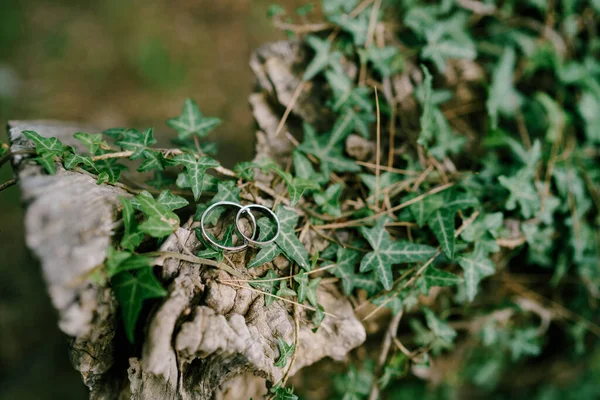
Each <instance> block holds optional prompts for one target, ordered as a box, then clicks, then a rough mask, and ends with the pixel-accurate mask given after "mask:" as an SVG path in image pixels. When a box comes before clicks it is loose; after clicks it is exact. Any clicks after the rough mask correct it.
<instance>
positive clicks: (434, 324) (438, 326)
mask: <svg viewBox="0 0 600 400" xmlns="http://www.w3.org/2000/svg"><path fill="white" fill-rule="evenodd" d="M423 312H424V313H425V322H426V323H427V327H429V329H431V331H432V332H433V333H434V334H435V336H436V337H438V338H440V339H442V340H443V341H444V342H446V343H447V344H452V342H453V341H454V338H456V331H455V330H454V329H452V327H451V326H450V325H448V324H447V323H445V322H444V321H442V320H441V319H439V318H438V317H437V316H436V315H435V314H434V313H433V311H431V310H430V309H429V308H423Z"/></svg>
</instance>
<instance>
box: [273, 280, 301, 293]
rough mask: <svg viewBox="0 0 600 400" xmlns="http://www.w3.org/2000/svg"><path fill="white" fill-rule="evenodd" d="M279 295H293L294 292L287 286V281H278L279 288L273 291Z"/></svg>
mask: <svg viewBox="0 0 600 400" xmlns="http://www.w3.org/2000/svg"><path fill="white" fill-rule="evenodd" d="M275 294H276V295H277V296H279V297H295V296H296V292H294V291H293V290H292V289H290V288H289V287H288V286H287V281H285V280H283V281H279V290H277V292H276V293H275Z"/></svg>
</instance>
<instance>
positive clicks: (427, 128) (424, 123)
mask: <svg viewBox="0 0 600 400" xmlns="http://www.w3.org/2000/svg"><path fill="white" fill-rule="evenodd" d="M421 69H422V70H423V74H424V75H425V79H424V80H423V86H422V87H423V89H422V90H423V102H422V104H423V113H422V114H421V118H420V122H421V133H420V134H419V139H418V140H417V143H419V144H420V145H421V146H427V143H429V142H431V141H432V140H433V137H434V135H435V132H434V125H435V119H434V116H433V112H434V105H433V101H432V99H431V93H432V90H433V89H432V87H431V85H432V83H431V82H432V78H431V74H430V73H429V70H428V69H427V67H425V66H424V65H423V66H421Z"/></svg>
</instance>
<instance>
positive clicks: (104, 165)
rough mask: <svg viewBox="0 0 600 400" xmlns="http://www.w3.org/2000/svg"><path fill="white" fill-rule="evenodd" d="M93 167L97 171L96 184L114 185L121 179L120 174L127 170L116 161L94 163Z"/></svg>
mask: <svg viewBox="0 0 600 400" xmlns="http://www.w3.org/2000/svg"><path fill="white" fill-rule="evenodd" d="M94 165H95V166H96V169H97V170H98V180H97V181H96V183H97V184H101V183H105V182H108V183H110V184H113V185H114V184H115V183H117V181H118V180H119V178H120V177H121V172H123V171H127V170H128V168H127V167H126V166H125V165H123V164H119V163H118V162H117V160H116V159H108V160H100V161H96V162H94Z"/></svg>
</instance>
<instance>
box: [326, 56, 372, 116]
mask: <svg viewBox="0 0 600 400" xmlns="http://www.w3.org/2000/svg"><path fill="white" fill-rule="evenodd" d="M337 63H339V61H335V62H334V65H337ZM325 78H326V79H327V83H328V84H329V86H330V87H331V90H332V91H333V99H334V101H333V106H332V109H333V111H339V110H341V109H342V108H343V107H346V108H348V109H349V108H354V107H356V108H357V109H358V110H363V111H365V112H367V113H369V114H370V113H372V112H373V100H372V96H373V91H372V90H371V89H370V88H367V87H355V86H354V84H353V83H352V80H351V79H350V78H349V77H348V75H347V74H346V71H345V70H344V68H343V67H342V66H341V64H340V65H339V66H336V67H335V68H333V69H330V70H327V71H325Z"/></svg>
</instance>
